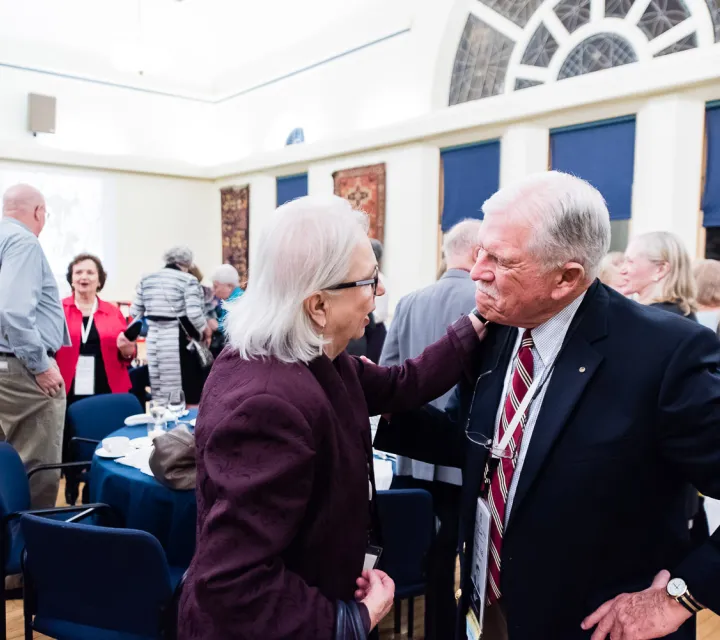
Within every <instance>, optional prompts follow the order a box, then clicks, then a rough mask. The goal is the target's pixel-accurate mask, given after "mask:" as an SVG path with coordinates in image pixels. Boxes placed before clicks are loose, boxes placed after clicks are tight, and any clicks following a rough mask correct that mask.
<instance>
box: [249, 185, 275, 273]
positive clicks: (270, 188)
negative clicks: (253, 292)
mask: <svg viewBox="0 0 720 640" xmlns="http://www.w3.org/2000/svg"><path fill="white" fill-rule="evenodd" d="M245 184H249V185H250V249H249V266H250V267H252V263H253V255H254V254H255V247H257V243H258V239H259V238H260V232H261V230H262V228H263V224H264V222H265V220H266V219H267V216H268V215H269V214H270V213H272V212H273V211H274V210H275V206H276V200H277V191H276V187H275V177H274V176H269V175H266V174H258V175H253V176H250V177H249V179H248V180H247V181H246V182H245Z"/></svg>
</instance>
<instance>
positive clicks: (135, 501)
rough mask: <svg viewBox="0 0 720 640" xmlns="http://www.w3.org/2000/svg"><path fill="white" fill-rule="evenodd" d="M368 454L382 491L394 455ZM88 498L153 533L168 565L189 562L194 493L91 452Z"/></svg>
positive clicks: (141, 432) (134, 433) (131, 430)
mask: <svg viewBox="0 0 720 640" xmlns="http://www.w3.org/2000/svg"><path fill="white" fill-rule="evenodd" d="M196 415H197V409H190V414H189V415H188V416H186V417H185V418H183V420H191V419H192V418H194V417H195V416H196ZM110 435H111V436H126V437H128V438H131V439H132V438H140V437H142V436H146V435H147V425H140V426H137V427H123V428H122V429H119V430H118V431H115V432H114V433H112V434H110ZM374 458H375V459H374V467H375V479H376V486H377V489H378V490H379V491H382V490H387V489H389V488H390V483H391V481H392V476H393V473H394V470H395V457H394V456H388V455H385V454H383V453H375V455H374ZM90 501H91V502H102V503H105V504H109V505H110V506H111V507H113V508H114V509H115V510H116V511H117V512H118V513H119V514H120V515H121V516H122V517H123V519H124V524H125V526H126V527H128V528H130V529H140V530H141V531H147V532H148V533H151V534H152V535H154V536H155V537H156V538H157V539H158V540H159V541H160V544H161V545H162V546H163V548H164V549H165V553H166V554H167V559H168V563H169V564H170V565H171V566H174V567H187V566H189V565H190V560H191V559H192V555H193V552H194V551H195V526H196V519H197V506H196V502H195V492H194V491H175V490H173V489H169V488H168V487H165V486H164V485H162V484H160V483H159V482H158V481H157V480H155V478H153V477H151V476H148V475H146V474H144V473H143V472H142V471H140V470H139V469H135V468H134V467H128V466H125V465H122V464H118V463H117V462H115V461H114V460H110V459H107V458H100V457H98V456H93V461H92V466H91V468H90Z"/></svg>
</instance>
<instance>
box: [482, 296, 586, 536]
mask: <svg viewBox="0 0 720 640" xmlns="http://www.w3.org/2000/svg"><path fill="white" fill-rule="evenodd" d="M584 297H585V294H584V293H583V294H582V295H581V296H580V297H578V298H576V299H575V300H573V301H572V302H571V303H570V304H569V305H568V306H567V307H565V308H564V309H563V310H562V311H561V312H560V313H558V314H557V315H555V316H553V317H552V318H550V320H548V321H547V322H544V323H543V324H541V325H539V326H537V327H535V328H534V329H533V330H532V331H531V332H530V335H531V336H532V339H533V347H532V355H533V380H536V379H537V378H542V376H543V375H545V369H546V368H547V367H548V366H549V365H551V364H552V363H553V362H554V360H555V358H556V357H557V355H558V353H559V352H560V349H561V347H562V344H563V341H564V340H565V336H566V334H567V332H568V329H569V328H570V323H571V322H572V319H573V318H574V317H575V313H576V312H577V310H578V307H579V306H580V303H581V302H582V301H583V298H584ZM524 333H525V329H518V335H517V339H516V340H515V346H514V348H513V353H512V358H510V365H509V366H508V368H507V372H506V373H505V384H504V386H503V392H502V396H501V400H500V406H499V407H498V411H497V415H496V417H495V436H496V440H497V433H498V429H499V428H500V419H501V418H502V412H503V407H504V406H505V398H506V397H507V394H508V390H509V388H510V381H511V380H512V376H513V373H514V371H515V364H516V362H517V354H518V351H519V350H520V344H521V343H522V336H523V334H524ZM550 378H552V371H550V373H549V374H548V376H547V379H546V380H545V382H544V383H543V384H542V386H541V387H540V389H539V390H538V392H537V395H536V396H535V399H534V400H532V402H531V403H530V407H529V408H528V417H527V421H526V423H525V433H524V435H523V438H522V443H521V444H520V452H519V453H518V459H517V463H516V465H515V473H513V477H512V482H511V483H510V491H509V492H508V502H507V507H506V509H505V522H506V523H507V521H508V518H509V517H510V510H511V509H512V504H513V500H514V499H515V492H516V491H517V485H518V482H519V480H520V474H521V473H522V468H523V463H524V462H525V456H526V454H527V450H528V446H529V445H530V438H532V434H533V430H534V429H535V423H536V422H537V418H538V415H540V408H541V407H542V403H543V398H544V397H545V392H546V391H547V388H548V386H549V385H550ZM518 428H520V427H518Z"/></svg>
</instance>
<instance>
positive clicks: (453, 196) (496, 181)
mask: <svg viewBox="0 0 720 640" xmlns="http://www.w3.org/2000/svg"><path fill="white" fill-rule="evenodd" d="M440 158H441V160H442V163H443V212H442V230H443V231H447V230H448V229H450V227H452V226H453V225H454V224H456V223H458V222H460V220H463V219H465V218H478V219H482V212H481V211H480V207H482V205H483V202H485V200H487V199H488V198H489V197H490V196H491V195H492V194H493V193H495V192H496V191H497V190H498V188H499V186H500V141H499V140H493V141H491V142H481V143H479V144H472V145H465V146H462V147H451V148H449V149H443V150H442V151H441V153H440Z"/></svg>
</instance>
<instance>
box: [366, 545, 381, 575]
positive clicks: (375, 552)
mask: <svg viewBox="0 0 720 640" xmlns="http://www.w3.org/2000/svg"><path fill="white" fill-rule="evenodd" d="M381 555H382V547H374V546H373V545H371V544H369V545H368V546H367V549H365V562H364V563H363V571H370V570H371V569H376V568H377V566H378V563H379V562H380V556H381Z"/></svg>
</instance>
